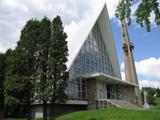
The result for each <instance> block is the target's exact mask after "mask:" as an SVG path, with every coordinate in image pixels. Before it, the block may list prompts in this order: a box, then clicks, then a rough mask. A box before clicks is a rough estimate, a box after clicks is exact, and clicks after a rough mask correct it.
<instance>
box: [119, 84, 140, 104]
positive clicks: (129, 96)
mask: <svg viewBox="0 0 160 120" xmlns="http://www.w3.org/2000/svg"><path fill="white" fill-rule="evenodd" d="M117 92H118V94H119V95H121V96H122V97H121V98H119V99H123V100H127V101H130V102H132V103H134V104H136V103H137V100H136V94H135V87H133V86H123V85H117Z"/></svg>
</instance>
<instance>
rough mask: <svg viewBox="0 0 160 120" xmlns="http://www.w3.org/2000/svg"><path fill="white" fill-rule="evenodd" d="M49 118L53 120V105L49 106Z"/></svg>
mask: <svg viewBox="0 0 160 120" xmlns="http://www.w3.org/2000/svg"><path fill="white" fill-rule="evenodd" d="M49 117H50V120H55V118H56V117H55V112H54V103H51V105H50V115H49Z"/></svg>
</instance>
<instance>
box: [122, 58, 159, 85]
mask: <svg viewBox="0 0 160 120" xmlns="http://www.w3.org/2000/svg"><path fill="white" fill-rule="evenodd" d="M135 65H136V71H137V74H138V78H139V83H140V86H142V87H143V86H145V87H146V86H148V87H157V86H159V87H160V58H154V57H151V58H148V59H144V60H141V61H138V62H135ZM121 71H122V76H124V63H122V64H121Z"/></svg>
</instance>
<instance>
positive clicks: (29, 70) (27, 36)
mask: <svg viewBox="0 0 160 120" xmlns="http://www.w3.org/2000/svg"><path fill="white" fill-rule="evenodd" d="M39 25H40V24H39V21H37V20H33V19H32V20H29V21H28V22H27V23H26V25H25V26H24V28H23V29H22V31H21V36H20V40H19V41H18V43H17V47H16V49H15V50H14V51H13V53H12V54H11V55H10V56H9V57H8V58H7V61H8V62H7V63H8V65H7V66H8V68H7V75H6V82H5V95H6V97H5V103H6V105H7V106H8V107H10V108H11V107H12V108H13V106H15V107H17V106H19V105H22V104H23V105H25V106H26V108H27V119H28V120H31V103H32V102H33V100H34V99H33V95H34V93H35V92H34V91H35V90H34V82H35V81H34V72H35V57H34V56H35V54H36V49H37V48H36V44H37V43H36V42H37V40H38V38H37V36H38V35H39V29H40V28H39ZM13 85H14V87H11V86H13Z"/></svg>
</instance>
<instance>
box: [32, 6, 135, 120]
mask: <svg viewBox="0 0 160 120" xmlns="http://www.w3.org/2000/svg"><path fill="white" fill-rule="evenodd" d="M85 27H86V28H85V29H83V30H82V31H81V32H80V33H79V35H80V37H78V38H77V39H72V40H70V41H68V44H69V58H68V60H69V61H68V63H67V67H68V70H69V81H68V87H67V89H66V93H67V95H68V97H69V100H68V101H67V103H65V104H61V105H60V104H59V105H57V106H56V110H57V111H61V110H62V109H63V108H64V109H67V110H79V109H87V108H88V109H92V108H107V107H113V106H115V107H134V108H136V107H137V106H138V105H137V103H138V102H137V97H136V93H135V88H136V87H138V85H137V84H134V83H131V82H127V81H124V80H121V75H120V67H119V63H118V58H117V53H116V49H115V44H114V40H113V36H112V30H111V26H110V21H109V16H108V12H107V7H106V5H104V6H103V8H102V10H101V11H100V12H99V14H97V16H95V18H93V19H92V21H91V22H89V24H88V25H86V26H85ZM75 38H76V37H75ZM64 109H63V110H64ZM32 115H33V116H34V117H41V116H42V108H41V107H40V106H39V107H38V105H35V106H33V110H32Z"/></svg>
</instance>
